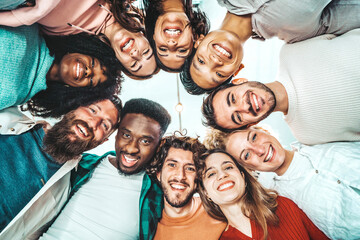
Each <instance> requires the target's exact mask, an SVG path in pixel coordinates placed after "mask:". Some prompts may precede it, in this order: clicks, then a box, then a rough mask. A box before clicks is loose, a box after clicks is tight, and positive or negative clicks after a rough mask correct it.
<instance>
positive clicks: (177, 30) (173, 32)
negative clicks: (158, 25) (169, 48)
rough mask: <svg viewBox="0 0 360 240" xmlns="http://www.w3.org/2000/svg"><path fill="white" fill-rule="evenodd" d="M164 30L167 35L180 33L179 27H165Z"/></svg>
mask: <svg viewBox="0 0 360 240" xmlns="http://www.w3.org/2000/svg"><path fill="white" fill-rule="evenodd" d="M165 32H166V33H167V34H169V35H173V36H175V35H179V34H180V30H179V29H166V30H165Z"/></svg>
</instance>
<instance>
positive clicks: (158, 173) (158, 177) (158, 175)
mask: <svg viewBox="0 0 360 240" xmlns="http://www.w3.org/2000/svg"><path fill="white" fill-rule="evenodd" d="M160 175H161V174H160V172H157V173H156V178H157V180H158V181H159V182H160Z"/></svg>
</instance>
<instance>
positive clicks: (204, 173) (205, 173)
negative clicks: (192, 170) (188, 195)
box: [204, 167, 213, 175]
mask: <svg viewBox="0 0 360 240" xmlns="http://www.w3.org/2000/svg"><path fill="white" fill-rule="evenodd" d="M211 169H213V167H209V168H208V169H206V170H205V172H204V175H205V174H206V173H207V172H208V171H209V170H211Z"/></svg>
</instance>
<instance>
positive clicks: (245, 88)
mask: <svg viewBox="0 0 360 240" xmlns="http://www.w3.org/2000/svg"><path fill="white" fill-rule="evenodd" d="M257 105H258V108H257V107H256V106H257ZM275 105H276V104H275V95H274V93H273V92H272V91H271V90H270V89H269V88H267V87H266V86H265V85H264V84H262V83H258V82H245V83H242V84H239V85H236V86H233V87H229V88H226V89H223V90H220V91H219V92H218V93H216V95H215V96H214V99H213V107H214V113H215V120H216V123H217V124H218V125H219V126H221V127H223V128H226V129H236V128H239V127H242V126H246V125H249V124H255V123H257V122H259V121H261V120H262V119H264V118H266V117H267V116H268V115H269V114H270V113H271V112H272V111H273V110H274V108H275Z"/></svg>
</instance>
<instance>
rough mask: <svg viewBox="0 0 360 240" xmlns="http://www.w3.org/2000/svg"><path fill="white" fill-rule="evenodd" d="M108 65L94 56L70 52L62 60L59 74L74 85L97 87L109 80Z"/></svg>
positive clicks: (67, 82) (66, 82)
mask: <svg viewBox="0 0 360 240" xmlns="http://www.w3.org/2000/svg"><path fill="white" fill-rule="evenodd" d="M105 73H106V67H105V66H103V65H102V64H101V62H100V61H99V60H98V59H97V58H94V57H91V56H88V55H84V54H80V53H68V54H66V55H65V56H64V57H63V58H62V59H61V61H60V64H59V76H60V78H61V79H62V80H63V82H64V83H65V84H68V85H70V86H72V87H95V86H97V85H98V84H100V83H103V82H105V81H106V80H107V76H106V75H105Z"/></svg>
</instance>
